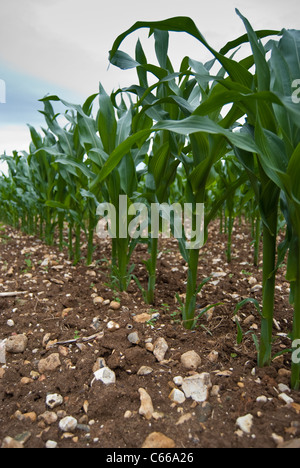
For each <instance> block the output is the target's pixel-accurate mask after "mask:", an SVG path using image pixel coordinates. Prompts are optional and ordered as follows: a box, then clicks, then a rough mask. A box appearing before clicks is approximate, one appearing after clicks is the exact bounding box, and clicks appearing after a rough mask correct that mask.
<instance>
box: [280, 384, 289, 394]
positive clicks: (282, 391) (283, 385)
mask: <svg viewBox="0 0 300 468" xmlns="http://www.w3.org/2000/svg"><path fill="white" fill-rule="evenodd" d="M278 389H279V391H280V392H281V393H284V392H288V393H290V391H291V389H290V387H288V386H287V385H286V384H283V383H280V384H279V385H278Z"/></svg>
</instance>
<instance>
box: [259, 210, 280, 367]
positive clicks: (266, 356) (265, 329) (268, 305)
mask: <svg viewBox="0 0 300 468" xmlns="http://www.w3.org/2000/svg"><path fill="white" fill-rule="evenodd" d="M268 221H269V225H270V227H271V229H272V233H271V232H270V231H269V229H268V228H267V226H265V224H264V226H263V258H264V261H263V310H262V319H261V340H260V346H259V353H258V365H259V367H264V366H268V365H270V362H271V351H272V328H273V315H274V294H275V279H276V272H275V260H276V233H277V210H276V211H275V212H274V213H273V214H272V215H271V216H270V217H269V219H268ZM273 233H274V234H273Z"/></svg>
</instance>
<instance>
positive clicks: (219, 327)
mask: <svg viewBox="0 0 300 468" xmlns="http://www.w3.org/2000/svg"><path fill="white" fill-rule="evenodd" d="M248 231H249V229H248V227H247V225H246V226H245V225H242V226H239V225H238V224H237V225H236V227H235V230H234V234H233V259H232V263H231V264H230V265H229V264H228V263H227V261H226V256H225V254H224V253H223V252H224V243H226V237H227V236H225V235H224V234H223V235H221V234H220V233H219V226H218V225H217V224H216V223H214V225H212V227H211V230H210V235H209V239H208V243H207V245H206V246H205V247H204V248H203V250H202V252H201V257H200V261H199V266H198V279H199V281H202V280H203V278H205V277H207V276H208V275H211V274H215V277H214V278H212V280H211V281H213V282H214V284H210V282H208V283H207V284H206V285H205V286H204V288H203V290H202V292H201V295H199V296H198V299H197V306H198V307H199V308H201V309H202V308H204V307H205V306H207V305H208V304H213V303H216V302H222V305H219V306H217V307H215V308H214V309H210V311H208V312H207V315H206V316H205V315H204V316H202V317H201V319H199V321H198V324H197V327H196V328H195V329H194V330H186V329H185V328H184V327H183V326H182V324H181V323H180V320H179V318H180V317H179V315H178V304H177V303H176V300H175V294H176V293H179V294H182V293H184V291H185V286H184V281H185V274H184V268H185V262H183V261H182V259H181V258H180V256H179V255H178V251H177V246H176V241H174V240H172V239H161V240H160V241H159V242H160V245H159V251H160V252H161V256H159V260H158V276H157V278H158V279H157V296H156V300H155V304H154V305H153V306H147V305H145V304H144V302H143V299H142V298H141V292H140V290H139V289H138V288H137V286H136V283H131V285H130V287H129V289H128V291H127V292H123V293H119V292H118V293H117V292H116V291H114V290H113V289H111V288H110V287H109V286H110V285H109V281H110V276H109V274H108V271H109V260H108V259H109V258H110V248H111V246H110V241H109V240H107V241H105V240H101V241H97V247H96V257H97V258H98V259H99V260H100V261H99V262H96V263H94V264H92V265H90V266H88V267H87V266H86V265H84V264H83V263H82V262H81V263H79V264H77V265H76V266H73V265H72V263H71V262H70V261H69V260H68V252H67V250H66V251H64V252H62V253H61V252H60V251H59V250H58V249H57V248H55V247H48V246H46V245H45V244H43V243H42V242H41V241H40V240H39V239H38V238H36V237H33V236H28V235H25V234H23V233H21V232H20V231H18V230H15V229H13V228H9V227H5V229H3V230H2V231H1V243H0V292H1V293H4V292H6V291H10V292H12V291H23V292H26V293H24V294H19V295H17V296H16V297H0V308H1V314H0V328H1V339H4V338H8V337H9V336H11V335H12V334H25V335H26V337H27V338H28V342H27V345H26V348H25V350H24V352H22V353H19V354H16V353H6V358H7V362H6V365H2V368H1V369H0V371H1V374H0V377H1V379H0V443H3V441H4V439H5V437H7V436H9V437H11V438H14V439H17V440H18V439H21V440H23V441H24V446H25V447H28V448H30V447H33V448H38V447H45V445H46V443H47V441H49V440H50V441H55V442H56V443H57V445H58V447H62V448H63V447H66V448H71V447H83V448H88V447H91V448H92V447H102V448H105V447H106V448H119V447H121V448H140V447H142V445H143V443H144V441H145V439H146V437H147V436H148V435H149V434H150V433H152V432H161V433H163V434H164V435H165V436H167V437H168V438H170V439H172V441H174V445H172V443H171V442H170V441H168V443H169V444H170V443H171V445H169V447H171V446H175V447H176V448H179V449H180V448H201V447H210V448H221V447H232V448H234V447H236V448H237V447H244V448H245V447H276V446H278V445H280V444H284V443H285V444H289V443H290V442H291V441H293V443H294V444H297V443H298V442H297V437H298V435H299V432H300V427H299V411H300V395H299V392H296V391H290V390H288V389H287V388H285V387H283V384H284V385H287V386H288V387H289V385H290V383H289V381H290V362H289V361H290V354H283V355H281V356H280V357H278V358H276V359H275V360H273V362H272V364H271V365H270V366H269V367H266V368H262V369H259V368H258V367H257V355H256V349H255V345H254V341H253V339H252V334H253V333H254V334H257V335H258V334H259V320H260V319H259V316H258V312H257V310H256V308H255V307H254V306H253V304H247V305H245V307H244V308H242V309H240V311H239V312H238V316H239V318H240V324H241V327H242V329H243V332H244V337H243V340H242V343H241V344H237V327H236V324H235V322H234V321H233V317H234V310H235V307H236V304H237V303H238V302H239V301H240V300H241V299H243V298H246V297H253V298H256V299H257V300H258V301H259V302H261V288H260V285H261V281H262V278H261V268H257V267H254V266H253V249H252V248H251V247H249V243H250V240H251V236H250V232H248ZM143 258H144V259H145V258H147V251H146V249H144V247H143V246H142V245H141V246H140V247H138V249H137V251H136V252H135V254H134V257H133V262H134V264H135V272H136V274H137V275H138V277H139V278H140V281H141V282H144V281H145V280H146V276H147V275H146V272H145V271H144V265H143V264H142V262H141V260H142V259H143ZM253 288H254V290H253ZM276 290H277V292H278V294H277V296H276V297H277V299H276V304H275V318H276V322H274V329H273V332H274V336H276V339H275V344H274V353H275V352H277V351H282V350H283V349H284V348H286V347H288V346H289V340H288V339H287V338H286V336H285V334H286V333H288V332H290V329H291V326H292V310H291V307H290V306H289V303H288V290H289V284H288V283H287V282H286V280H285V277H284V269H282V270H281V271H280V273H279V274H278V277H277V283H276ZM251 291H253V292H251ZM98 296H102V297H103V299H105V300H109V301H113V300H114V301H116V302H119V304H120V308H119V309H117V310H112V309H111V307H110V305H109V304H106V305H104V304H101V305H99V304H97V305H95V304H94V299H95V297H98ZM144 313H147V314H149V316H148V320H147V322H143V323H139V322H137V321H136V318H138V317H139V316H140V315H141V314H144ZM152 314H158V315H154V318H153V319H151V316H152ZM143 320H145V319H143ZM11 321H12V322H11ZM110 321H114V322H116V323H117V324H118V325H119V328H118V329H116V330H114V331H110V330H109V329H108V327H107V326H108V323H109V322H110ZM249 331H250V334H246V333H247V332H249ZM133 332H137V333H138V337H139V342H138V343H137V344H134V343H131V342H129V340H128V335H129V334H130V333H133ZM95 334H97V336H96V337H94V339H93V338H92V339H89V341H86V342H84V337H92V336H93V335H95ZM159 337H163V338H164V339H165V340H166V342H167V344H168V350H167V353H166V355H165V357H164V359H163V360H162V361H158V360H157V359H156V357H155V356H154V355H153V352H152V351H151V349H150V350H148V349H147V346H146V343H149V342H151V343H155V341H156V340H157V338H159ZM68 340H73V342H71V343H68ZM74 340H76V341H74ZM59 343H61V344H59ZM191 350H194V351H195V352H196V353H197V354H198V355H199V356H200V358H201V363H200V364H199V366H198V367H197V369H193V370H191V369H187V368H185V367H184V366H183V364H182V363H181V356H182V354H184V353H185V352H187V351H191ZM57 353H58V356H59V363H58V364H57V363H56V365H57V367H55V368H54V369H53V370H45V369H43V370H41V367H40V364H39V363H40V361H41V360H42V359H45V358H47V357H48V356H51V355H53V354H57ZM100 357H101V358H104V359H105V362H106V365H107V366H108V367H109V368H110V369H112V370H113V371H114V372H115V375H116V382H115V383H113V384H110V385H105V384H103V383H102V382H101V381H97V380H95V381H93V378H94V370H95V365H97V362H98V361H97V360H99V358H100ZM141 366H148V367H150V368H151V369H152V370H151V373H149V374H147V375H139V370H140V368H141ZM202 372H207V373H209V375H210V377H211V384H212V388H210V390H209V396H208V399H207V401H206V402H203V403H199V402H198V403H197V402H195V401H194V400H193V399H192V398H186V399H185V401H184V402H182V403H174V402H173V401H172V400H171V399H170V398H169V395H170V393H171V391H172V389H173V388H178V389H180V386H178V385H175V384H174V381H173V378H174V377H176V376H181V377H183V378H185V377H188V376H190V375H193V374H196V373H200V374H201V373H202ZM140 388H143V389H145V390H146V391H147V393H148V394H149V396H150V397H151V399H152V403H153V408H154V415H152V417H151V418H150V419H146V417H145V415H141V414H139V409H140V406H141V400H140V393H139V389H140ZM53 393H57V394H60V395H61V396H62V398H63V401H62V404H61V405H60V406H58V407H55V408H54V409H53V410H50V409H49V407H47V406H46V397H47V395H48V394H53ZM282 393H284V394H285V395H288V397H290V398H291V399H292V400H291V401H290V402H289V403H288V404H287V403H286V402H285V401H284V400H282V395H281V394H282ZM258 397H264V398H260V399H259V401H257V398H258ZM47 412H48V413H47ZM49 412H50V413H51V414H50V413H49ZM49 414H50V416H49ZM249 414H250V415H252V416H253V425H252V427H251V429H250V432H249V434H247V433H245V432H243V431H242V430H241V429H240V428H239V426H238V425H237V419H238V418H239V417H243V416H246V415H249ZM65 416H72V417H74V418H75V419H76V420H77V422H78V425H77V427H76V428H75V429H74V430H70V431H67V432H63V431H62V430H61V429H60V427H59V422H60V421H61V420H62V419H63V418H64V417H65ZM168 443H167V446H168Z"/></svg>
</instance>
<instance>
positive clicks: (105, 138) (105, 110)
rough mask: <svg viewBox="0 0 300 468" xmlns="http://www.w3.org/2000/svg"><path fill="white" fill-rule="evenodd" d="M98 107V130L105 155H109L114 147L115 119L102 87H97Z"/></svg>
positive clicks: (109, 101)
mask: <svg viewBox="0 0 300 468" xmlns="http://www.w3.org/2000/svg"><path fill="white" fill-rule="evenodd" d="M99 89H100V92H99V105H100V109H99V112H98V122H97V123H98V130H99V134H100V137H101V140H102V144H103V148H104V151H106V153H108V154H110V153H111V152H112V151H113V150H114V148H115V145H116V134H117V121H116V117H115V111H114V107H113V105H112V101H111V99H110V97H109V96H108V94H106V92H105V90H104V88H103V86H102V85H101V83H100V85H99Z"/></svg>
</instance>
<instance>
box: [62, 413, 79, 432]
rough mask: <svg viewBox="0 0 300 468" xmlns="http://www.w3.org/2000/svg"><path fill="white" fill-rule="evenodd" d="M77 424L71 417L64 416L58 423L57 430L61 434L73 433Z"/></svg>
mask: <svg viewBox="0 0 300 468" xmlns="http://www.w3.org/2000/svg"><path fill="white" fill-rule="evenodd" d="M77 424H78V423H77V419H75V418H73V416H66V417H65V418H63V419H62V420H61V421H59V428H60V430H61V431H63V432H72V431H75V429H76V427H77Z"/></svg>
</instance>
